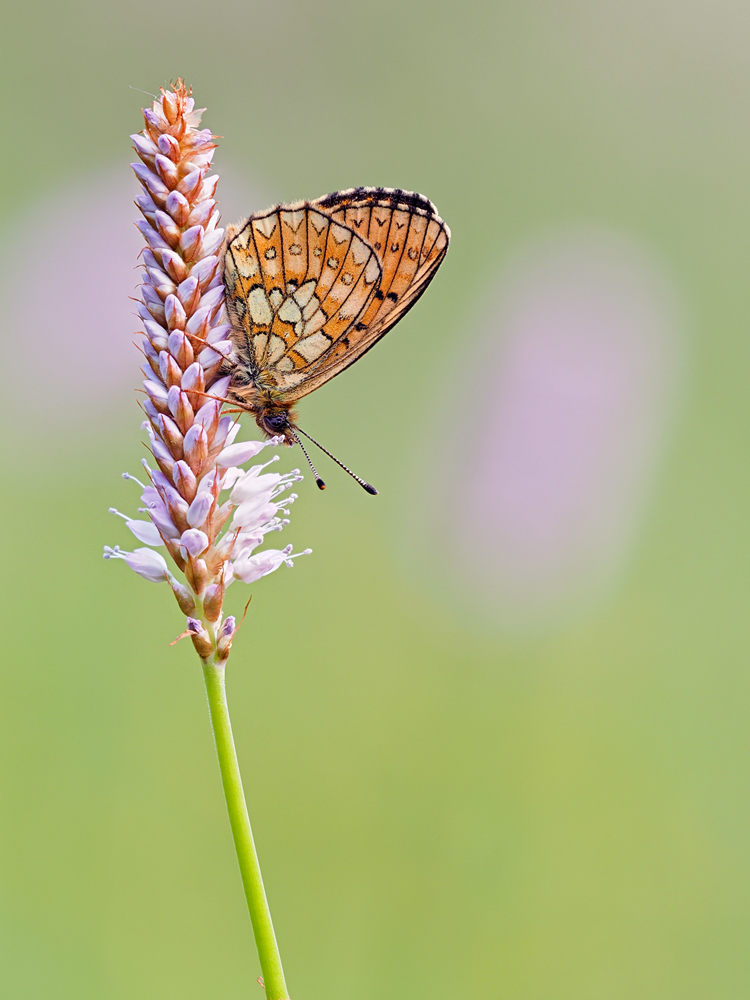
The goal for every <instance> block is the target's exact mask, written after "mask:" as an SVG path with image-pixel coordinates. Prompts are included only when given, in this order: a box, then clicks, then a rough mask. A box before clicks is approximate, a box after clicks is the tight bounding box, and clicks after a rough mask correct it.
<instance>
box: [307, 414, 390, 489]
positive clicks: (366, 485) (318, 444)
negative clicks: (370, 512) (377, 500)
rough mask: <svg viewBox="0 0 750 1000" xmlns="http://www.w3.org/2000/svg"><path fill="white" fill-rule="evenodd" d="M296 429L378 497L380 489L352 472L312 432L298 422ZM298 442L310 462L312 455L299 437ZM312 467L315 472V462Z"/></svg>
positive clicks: (363, 487)
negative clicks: (304, 428)
mask: <svg viewBox="0 0 750 1000" xmlns="http://www.w3.org/2000/svg"><path fill="white" fill-rule="evenodd" d="M294 429H295V431H299V432H300V434H304V435H305V437H306V438H307V439H308V441H312V443H313V444H314V445H315V447H316V448H320V450H321V451H322V452H323V454H324V455H328V457H329V458H331V459H333V461H334V462H335V463H336V465H338V467H339V468H340V469H343V470H344V472H347V473H348V474H349V475H350V476H351V477H352V479H356V480H357V482H358V483H359V485H360V486H361V487H362V489H363V490H364V491H365V492H366V493H369V494H370V496H373V497H376V496H377V495H378V491H377V490H376V489H375V487H374V486H370V484H369V483H366V482H365V481H364V479H360V477H359V476H358V475H357V473H356V472H352V470H351V469H348V468H347V467H346V466H345V465H344V463H343V462H339V460H338V459H337V458H336V456H335V455H332V454H331V453H330V451H329V450H328V449H327V448H324V447H323V445H322V444H321V443H320V442H319V441H316V440H315V438H314V437H312V436H311V435H310V434H308V433H307V431H303V430H302V428H301V427H297V425H296V424H295V427H294ZM295 437H296V434H295ZM297 442H298V443H299V446H300V448H302V451H304V452H305V456H306V458H307V461H308V462H310V457H309V455H308V454H307V452H306V451H305V449H304V447H303V445H302V442H301V441H300V439H299V438H297ZM310 468H311V469H312V470H313V472H314V473H315V469H314V468H313V464H312V462H310ZM315 475H316V477H317V473H315ZM318 485H319V486H320V483H318ZM324 488H325V485H324V486H323V487H321V489H324Z"/></svg>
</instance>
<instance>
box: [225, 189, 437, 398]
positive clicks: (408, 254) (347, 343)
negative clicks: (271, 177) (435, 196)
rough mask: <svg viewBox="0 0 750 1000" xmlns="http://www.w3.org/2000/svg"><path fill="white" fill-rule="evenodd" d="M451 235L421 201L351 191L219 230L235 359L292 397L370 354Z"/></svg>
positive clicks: (393, 193)
mask: <svg viewBox="0 0 750 1000" xmlns="http://www.w3.org/2000/svg"><path fill="white" fill-rule="evenodd" d="M449 239H450V232H449V230H448V227H447V226H446V225H445V223H444V222H443V221H442V220H441V219H440V217H439V216H438V214H437V211H436V209H435V206H434V205H433V204H432V203H431V202H430V201H428V200H427V199H426V198H423V197H422V196H421V195H416V194H411V193H410V192H405V191H400V190H390V189H387V188H353V189H351V190H349V191H341V192H337V193H336V194H332V195H327V196H326V197H325V198H321V199H319V200H318V201H315V202H298V203H296V204H292V205H279V206H277V207H276V208H272V209H269V210H268V211H266V212H262V213H258V214H256V215H253V216H251V217H250V218H249V219H247V220H246V221H245V222H244V223H240V224H239V225H238V226H233V227H230V228H229V229H228V232H227V249H226V255H225V272H224V274H225V278H224V280H225V284H226V288H227V304H228V308H229V313H230V318H231V320H232V325H233V328H234V331H235V347H236V354H237V362H238V364H239V365H241V366H246V367H247V369H248V374H249V375H250V376H251V377H252V378H253V380H254V381H255V382H256V383H257V384H258V386H259V387H261V386H262V387H264V388H268V389H272V390H273V391H274V392H275V394H277V395H278V396H279V398H281V399H284V400H288V401H292V400H294V399H298V398H300V397H301V396H304V395H307V393H308V392H312V390H313V389H316V388H317V387H318V386H320V385H322V384H323V383H324V382H326V381H328V379H330V378H333V376H334V375H337V374H338V373H339V372H340V371H343V370H344V368H346V367H348V366H349V365H350V364H352V363H353V362H354V361H356V360H357V358H359V357H360V356H361V355H362V354H364V352H365V351H367V350H369V348H370V347H372V346H373V344H374V343H376V342H377V341H378V340H379V339H380V338H381V337H382V336H384V335H385V334H386V333H387V332H388V330H390V329H391V327H392V326H393V325H394V323H396V322H397V321H398V320H399V319H401V317H402V316H403V315H405V313H406V312H407V311H408V310H409V309H410V308H411V306H412V305H414V303H415V302H416V301H417V299H418V298H419V296H420V295H421V294H422V292H423V291H424V290H425V288H426V287H427V285H428V284H429V282H430V280H431V279H432V277H433V276H434V274H435V272H436V270H437V268H438V266H439V265H440V263H441V262H442V260H443V257H444V256H445V254H446V252H447V249H448V242H449Z"/></svg>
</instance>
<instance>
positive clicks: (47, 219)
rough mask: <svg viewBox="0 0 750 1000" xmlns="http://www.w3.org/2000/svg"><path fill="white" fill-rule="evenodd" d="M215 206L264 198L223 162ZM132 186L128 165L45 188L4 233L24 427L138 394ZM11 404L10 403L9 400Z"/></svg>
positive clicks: (242, 205)
mask: <svg viewBox="0 0 750 1000" xmlns="http://www.w3.org/2000/svg"><path fill="white" fill-rule="evenodd" d="M221 174H222V181H221V205H220V207H221V210H222V214H223V216H224V218H226V219H228V220H230V221H233V220H235V219H239V218H242V217H243V216H246V215H248V214H249V213H250V212H252V211H255V210H257V209H258V208H261V207H263V206H264V205H266V204H270V201H271V199H270V198H268V197H266V196H265V195H263V194H262V193H261V194H259V193H258V191H257V190H256V189H255V188H254V187H253V186H252V185H251V184H248V183H247V182H246V181H243V180H241V179H238V178H237V177H235V176H234V175H232V174H231V173H230V174H229V177H227V171H226V170H224V169H222V171H221ZM137 193H138V186H137V184H136V183H135V182H134V180H133V178H132V176H130V172H129V170H128V169H127V167H123V168H118V169H116V170H104V171H102V172H101V173H100V174H98V175H93V176H89V177H87V178H85V179H84V180H83V181H78V182H75V183H73V182H71V183H70V184H69V185H67V186H64V187H61V188H59V189H58V190H55V191H51V192H49V193H47V195H45V196H44V197H43V198H41V199H39V200H38V201H37V202H36V203H32V204H30V205H29V206H28V207H27V208H25V209H23V210H22V212H21V213H19V215H18V216H16V218H15V220H14V222H13V223H12V224H11V225H10V226H9V227H8V228H7V229H6V230H5V231H4V233H3V235H2V238H0V257H1V258H2V262H3V263H2V269H1V270H0V275H1V276H0V293H1V294H2V300H3V309H4V323H3V331H2V342H3V352H4V359H5V370H6V371H8V372H14V373H17V374H16V375H15V377H14V378H13V379H10V380H8V384H7V386H6V391H5V406H6V408H7V409H6V413H11V412H12V409H15V408H17V407H18V406H19V405H21V404H22V405H23V409H24V413H25V414H28V417H29V426H28V429H29V430H30V431H33V429H34V426H35V425H37V426H39V427H40V429H41V425H42V424H44V433H45V434H48V433H54V432H55V429H56V428H59V429H60V430H62V428H63V426H67V423H68V421H70V420H73V421H75V420H78V419H80V420H81V421H84V420H86V419H90V414H91V413H92V412H93V410H94V409H95V410H96V412H97V414H99V415H100V416H101V417H103V418H104V419H106V417H107V415H108V414H109V413H111V414H112V415H113V416H114V415H115V414H116V413H117V412H118V411H119V410H120V409H121V408H122V407H123V406H127V405H130V406H131V407H132V405H133V404H134V393H133V387H134V385H138V384H139V380H138V371H139V368H140V365H141V363H142V361H143V356H142V355H141V354H140V352H138V351H137V350H136V348H135V347H134V346H133V343H134V341H136V340H138V339H140V338H139V336H136V332H137V331H138V330H139V327H140V323H139V320H138V317H137V315H136V303H135V302H133V301H131V299H130V298H129V297H131V296H132V297H134V296H136V287H137V286H138V285H139V284H140V282H141V280H142V279H141V277H140V274H141V270H140V269H139V268H137V267H136V262H137V261H138V260H139V254H140V252H141V250H142V248H143V238H142V236H141V234H140V233H139V232H138V230H137V229H136V228H135V225H134V224H133V223H134V220H135V219H136V218H137V217H138V213H137V209H136V208H135V207H134V205H133V199H134V198H135V196H136V194H137ZM11 408H12V409H11Z"/></svg>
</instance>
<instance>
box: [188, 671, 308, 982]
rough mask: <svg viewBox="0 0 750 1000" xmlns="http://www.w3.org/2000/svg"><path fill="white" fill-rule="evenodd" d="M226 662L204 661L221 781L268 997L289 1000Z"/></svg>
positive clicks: (209, 708) (204, 674) (204, 675)
mask: <svg viewBox="0 0 750 1000" xmlns="http://www.w3.org/2000/svg"><path fill="white" fill-rule="evenodd" d="M224 665H225V664H224V663H218V664H217V663H215V662H211V661H210V660H204V661H203V677H204V679H205V681H206V694H207V695H208V710H209V713H210V716H211V726H212V727H213V731H214V740H215V741H216V753H217V756H218V758H219V770H220V771H221V783H222V785H223V786H224V795H225V797H226V800H227V811H228V812H229V823H230V825H231V827H232V836H233V837H234V846H235V848H236V850H237V860H238V861H239V864H240V873H241V874H242V884H243V885H244V887H245V896H246V897H247V907H248V909H249V910H250V920H251V921H252V925H253V933H254V934H255V944H256V945H257V948H258V956H259V958H260V967H261V969H262V971H263V981H264V983H265V988H266V997H267V998H268V1000H288V997H289V994H288V993H287V988H286V983H285V982H284V970H283V969H282V967H281V956H280V955H279V948H278V945H277V944H276V935H275V934H274V930H273V921H272V920H271V911H270V910H269V909H268V901H267V900H266V891H265V889H264V887H263V877H262V875H261V873H260V865H259V864H258V855H257V853H256V850H255V843H254V841H253V831H252V829H251V828H250V817H249V816H248V813H247V805H246V804H245V794H244V792H243V790H242V778H241V777H240V766H239V762H238V760H237V752H236V750H235V748H234V739H233V737H232V724H231V722H230V721H229V709H228V707H227V696H226V688H225V684H224Z"/></svg>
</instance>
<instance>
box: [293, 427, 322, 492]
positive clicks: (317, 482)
mask: <svg viewBox="0 0 750 1000" xmlns="http://www.w3.org/2000/svg"><path fill="white" fill-rule="evenodd" d="M297 429H298V430H299V428H297ZM303 433H304V432H303ZM292 436H293V437H294V440H295V441H296V442H297V444H298V445H299V446H300V448H301V449H302V454H303V455H304V456H305V458H306V459H307V464H308V465H309V466H310V468H311V469H312V474H313V475H314V476H315V485H316V486H317V487H318V489H319V490H324V489H325V488H326V484H325V483H324V482H323V480H322V479H321V478H320V476H319V475H318V473H317V470H316V468H315V466H314V465H313V464H312V459H311V458H310V456H309V455H308V454H307V448H305V446H304V445H303V444H302V442H301V441H300V439H299V438H298V437H297V435H296V434H295V433H294V431H292Z"/></svg>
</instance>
